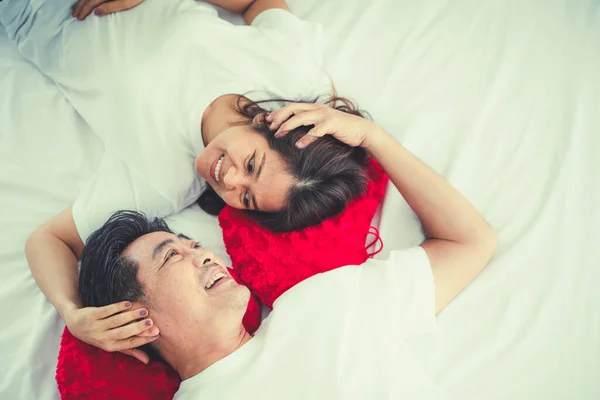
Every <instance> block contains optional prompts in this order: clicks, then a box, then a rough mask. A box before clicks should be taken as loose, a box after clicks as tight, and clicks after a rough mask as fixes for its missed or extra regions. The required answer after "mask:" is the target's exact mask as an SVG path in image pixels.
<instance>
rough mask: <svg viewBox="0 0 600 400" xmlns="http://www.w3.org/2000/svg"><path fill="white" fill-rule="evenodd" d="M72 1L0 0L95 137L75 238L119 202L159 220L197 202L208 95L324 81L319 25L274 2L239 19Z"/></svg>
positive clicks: (160, 0) (293, 90) (195, 6)
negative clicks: (95, 10)
mask: <svg viewBox="0 0 600 400" xmlns="http://www.w3.org/2000/svg"><path fill="white" fill-rule="evenodd" d="M70 6H71V4H70V3H69V2H65V1H64V0H44V1H39V0H30V1H29V2H28V1H25V0H4V1H3V2H1V3H0V11H1V12H0V21H1V22H2V23H3V24H4V25H5V28H6V30H7V32H8V34H9V35H8V36H9V37H10V38H11V39H12V40H13V41H14V42H15V43H16V44H17V46H18V48H19V50H20V51H21V53H22V54H23V55H24V56H25V57H27V58H29V59H30V60H31V61H32V62H33V63H34V64H35V65H36V66H38V68H39V69H40V70H41V71H42V73H44V74H46V75H47V76H49V77H50V78H51V79H53V80H54V81H55V82H56V84H57V85H58V87H59V88H60V89H61V91H62V92H63V93H64V94H65V96H66V97H67V98H68V99H69V101H70V102H71V104H72V105H73V106H74V107H75V109H76V110H77V111H78V112H79V113H80V114H81V116H82V117H83V118H84V119H85V120H86V122H88V124H89V125H90V126H91V128H92V130H93V131H94V133H95V134H97V135H98V136H99V137H100V138H101V140H102V142H103V144H104V147H105V156H104V159H103V160H102V162H101V165H100V166H99V168H98V170H97V172H96V173H95V176H94V177H93V179H91V180H90V181H88V182H86V183H85V184H83V185H82V186H80V195H79V197H78V198H77V199H76V201H75V204H74V206H73V217H74V220H75V224H76V226H77V230H78V232H79V234H80V236H81V238H82V240H84V241H85V240H86V239H87V237H88V236H89V235H90V234H91V233H92V232H93V231H94V230H96V229H98V228H99V227H100V226H101V225H102V224H103V223H104V222H105V221H106V219H107V218H108V217H109V216H110V215H111V214H112V213H113V212H115V211H117V210H119V209H133V210H138V211H142V212H145V213H147V214H148V215H150V216H156V217H163V216H166V215H169V214H173V213H177V212H179V211H181V210H182V209H183V208H185V207H187V206H188V205H190V204H191V203H193V202H194V201H195V200H196V199H197V198H198V196H199V195H200V194H201V193H202V191H203V190H204V189H205V185H206V183H205V182H204V181H203V180H202V179H201V178H200V177H199V176H198V175H197V174H196V172H195V170H194V158H195V157H196V156H197V155H198V154H199V153H200V152H201V151H202V150H203V142H202V136H201V125H200V124H201V118H202V114H203V112H204V110H205V109H206V107H207V106H208V105H209V104H210V103H211V102H212V101H213V100H215V99H216V98H217V97H219V96H221V95H224V94H230V93H236V94H246V93H248V92H250V91H255V92H254V93H250V96H249V97H251V98H253V99H255V100H257V99H259V98H265V97H269V96H268V95H267V94H266V92H268V93H269V94H272V95H273V96H275V97H285V98H291V99H299V98H306V97H313V96H315V95H318V94H324V93H327V91H328V89H329V88H328V83H329V80H328V77H327V75H326V74H325V73H324V72H323V71H322V70H321V63H322V49H321V44H322V40H321V27H320V25H318V24H314V23H310V22H306V21H302V20H300V19H298V18H297V17H295V16H294V15H293V14H291V13H289V12H287V11H284V10H278V9H272V10H267V11H265V12H263V13H261V14H260V15H259V16H258V17H256V19H255V20H254V22H253V24H252V26H237V25H233V24H231V23H229V22H227V21H225V20H222V19H220V18H219V17H218V15H217V12H216V10H215V9H214V8H213V7H212V6H209V5H206V4H203V3H198V2H195V1H192V0H184V1H172V0H152V1H150V0H148V1H145V2H144V3H142V4H141V5H139V6H138V7H135V8H134V9H132V10H130V11H127V12H122V13H116V14H112V15H110V16H107V17H101V18H100V17H96V16H94V15H93V14H92V15H90V17H88V18H87V19H86V20H85V21H83V22H80V21H76V20H74V19H73V18H72V17H71V16H70Z"/></svg>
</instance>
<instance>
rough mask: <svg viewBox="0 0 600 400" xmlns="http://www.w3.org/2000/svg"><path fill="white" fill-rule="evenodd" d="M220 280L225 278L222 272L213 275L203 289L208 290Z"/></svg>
mask: <svg viewBox="0 0 600 400" xmlns="http://www.w3.org/2000/svg"><path fill="white" fill-rule="evenodd" d="M221 278H225V274H224V273H222V272H217V273H216V274H214V275H213V277H212V278H210V280H209V281H208V283H207V284H206V286H205V289H206V290H208V289H210V288H211V287H212V286H213V285H214V284H215V282H216V281H218V280H219V279H221Z"/></svg>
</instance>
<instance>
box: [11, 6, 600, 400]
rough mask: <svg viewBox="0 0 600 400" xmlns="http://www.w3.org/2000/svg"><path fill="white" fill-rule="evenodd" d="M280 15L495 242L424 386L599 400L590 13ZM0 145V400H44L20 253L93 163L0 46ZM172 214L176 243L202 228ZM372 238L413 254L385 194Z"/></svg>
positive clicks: (38, 317)
mask: <svg viewBox="0 0 600 400" xmlns="http://www.w3.org/2000/svg"><path fill="white" fill-rule="evenodd" d="M147 1H148V2H150V1H154V0H147ZM290 3H291V5H292V8H293V10H294V11H295V13H297V14H298V15H300V16H301V17H303V18H307V19H311V20H314V21H317V22H321V23H322V24H323V25H324V29H325V38H326V43H324V48H325V60H324V65H325V68H326V69H327V70H328V71H329V73H330V74H331V76H332V78H333V80H334V82H335V84H336V87H337V89H338V91H339V92H340V93H341V94H344V95H349V96H351V97H354V98H355V99H356V100H357V101H358V102H359V104H360V106H361V107H362V108H364V109H366V110H368V111H369V112H370V113H371V115H372V116H373V117H374V119H376V120H377V121H378V122H379V123H380V124H381V125H382V126H384V127H385V128H386V129H387V130H388V131H389V132H390V133H392V134H393V135H395V136H396V137H397V138H398V140H400V141H402V142H403V143H404V144H405V145H406V146H407V147H408V148H409V149H410V150H412V151H414V152H415V153H416V154H417V155H418V156H420V157H421V158H422V159H423V160H424V161H426V162H427V163H428V164H429V165H430V166H432V167H433V168H434V169H435V170H436V171H438V172H439V173H440V174H442V175H443V176H444V177H445V178H447V179H448V180H449V181H450V182H451V183H452V184H454V185H455V186H456V187H458V188H459V189H460V190H461V192H463V193H464V194H465V195H466V196H467V197H468V198H469V199H470V200H471V201H472V202H473V203H474V204H475V205H476V206H477V208H478V209H479V210H480V211H481V212H483V214H484V215H485V217H486V218H487V219H488V220H489V221H490V223H492V224H493V225H494V226H495V227H496V228H497V229H498V231H499V233H500V241H501V243H500V247H499V249H498V252H497V254H496V256H495V257H494V260H493V261H492V263H491V264H490V265H489V267H488V268H487V270H486V271H484V273H483V274H482V275H481V276H480V277H479V278H478V279H477V280H476V281H475V282H474V283H473V284H472V285H471V286H470V287H469V288H467V290H465V291H464V292H463V293H462V294H461V295H460V296H459V297H458V298H457V300H456V301H455V302H454V303H452V304H451V305H450V306H449V307H448V308H447V309H446V310H445V311H444V312H443V313H442V314H441V315H440V316H439V318H438V322H439V325H440V328H441V334H440V335H439V336H438V337H437V338H435V339H433V340H431V341H427V342H422V343H415V344H414V346H415V348H416V349H417V350H418V351H420V352H421V355H422V357H423V358H424V359H425V360H426V366H427V369H428V371H429V372H430V373H431V374H432V375H433V377H434V379H435V380H436V381H437V382H438V383H439V384H440V385H441V386H442V387H443V388H444V389H445V390H446V391H447V393H448V394H449V396H450V397H451V398H455V399H461V400H463V399H473V400H476V399H477V400H478V399H556V400H558V399H561V400H562V399H565V398H576V399H597V398H600V383H599V381H598V379H597V377H598V376H600V349H599V346H600V344H599V338H600V295H599V294H598V290H597V289H596V288H597V287H598V286H599V285H600V277H599V275H600V272H599V267H600V265H599V262H598V260H599V259H600V251H599V250H598V247H597V243H598V242H599V240H600V211H599V210H598V206H597V205H598V204H600V187H599V186H600V185H599V184H598V179H599V178H598V177H599V176H600V162H598V161H597V157H598V156H597V153H598V152H600V134H599V132H600V74H599V73H598V71H600V44H599V42H598V40H599V38H600V6H599V5H598V3H597V2H593V1H586V0H551V1H542V0H535V1H529V2H522V1H518V0H489V1H486V2H481V1H476V0H455V1H453V2H446V1H442V0H424V1H418V2H417V1H408V0H401V1H398V0H379V1H376V2H366V1H358V0H351V1H342V0H329V1H327V2H321V1H318V0H304V1H290ZM147 9H148V10H149V11H148V12H151V10H152V8H151V7H147ZM115 17H117V16H112V17H110V18H115ZM91 18H96V17H94V16H92V17H91ZM0 141H1V142H0V224H1V226H2V230H1V231H0V266H1V268H2V279H1V280H0V318H1V320H2V321H3V324H4V326H3V328H2V329H1V330H0V358H1V360H2V361H1V363H0V398H10V399H54V398H57V397H58V394H57V391H56V388H55V382H54V369H55V366H56V356H57V352H58V344H59V339H60V333H61V332H62V328H63V325H62V323H61V322H60V319H59V317H58V315H57V314H56V312H55V311H54V309H53V307H52V306H51V305H50V304H49V303H48V302H47V301H46V300H45V299H44V297H43V295H42V294H41V293H40V292H39V290H38V289H37V287H36V285H35V283H34V281H33V279H32V277H31V275H30V272H29V269H28V267H27V264H26V260H25V257H24V254H23V246H24V243H25V240H26V238H27V236H28V234H29V233H30V232H31V231H32V230H33V229H35V228H36V227H37V226H38V225H39V224H41V223H42V222H44V221H45V220H47V219H48V218H50V217H51V216H52V215H54V214H56V213H57V212H59V211H60V210H62V209H64V208H65V207H67V206H68V205H69V204H71V203H72V202H73V199H74V198H75V196H76V195H77V185H78V183H80V182H82V181H83V180H84V179H85V178H87V177H89V176H90V174H91V173H92V172H93V170H94V168H95V167H96V166H97V163H98V160H99V158H100V156H101V155H102V152H103V148H102V145H101V143H99V142H98V140H97V139H96V138H95V136H94V135H93V133H92V132H90V130H89V128H88V126H87V124H86V122H85V121H83V120H82V119H81V118H80V117H79V116H78V114H77V113H76V112H75V111H74V110H73V109H72V108H71V107H70V104H69V103H68V101H67V100H66V99H65V98H64V97H63V96H62V95H61V93H60V91H59V90H57V88H56V87H55V86H54V85H53V84H52V82H49V81H48V80H46V79H45V78H44V77H43V76H42V75H41V74H39V72H38V71H37V70H36V69H35V68H34V67H32V66H31V65H30V64H29V63H28V62H26V61H24V60H23V59H21V58H20V57H19V55H18V53H17V52H16V50H15V49H14V47H13V46H12V44H11V43H10V42H9V41H8V40H7V38H6V37H5V35H3V34H1V33H0ZM186 214H187V215H185V216H183V217H179V218H178V219H179V223H177V222H175V228H176V229H181V230H185V231H188V232H189V231H190V230H191V231H194V230H196V229H198V226H201V225H203V224H212V226H213V229H214V226H215V225H214V224H215V222H214V219H213V218H210V217H207V216H205V215H203V214H202V213H201V212H200V211H199V210H198V209H192V210H188V211H186ZM380 228H381V231H382V235H383V238H384V241H385V251H384V253H385V252H387V251H389V249H391V248H394V247H404V246H408V245H412V244H415V243H417V242H418V241H419V240H420V238H421V236H420V233H419V230H418V226H417V224H416V221H415V219H414V217H413V216H412V213H411V211H410V210H409V209H408V208H407V206H406V204H405V203H404V202H403V200H402V199H401V198H400V196H398V195H397V194H396V193H395V192H394V191H393V190H390V192H389V194H388V196H387V198H386V202H385V206H384V208H383V210H382V214H381V224H380ZM191 233H192V234H193V233H194V232H191ZM214 246H216V247H217V248H220V249H221V250H220V252H221V253H222V248H223V247H222V243H220V239H219V238H216V239H215V241H214Z"/></svg>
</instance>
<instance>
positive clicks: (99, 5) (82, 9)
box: [72, 0, 144, 21]
mask: <svg viewBox="0 0 600 400" xmlns="http://www.w3.org/2000/svg"><path fill="white" fill-rule="evenodd" d="M143 2H144V0H79V1H77V3H75V4H74V5H73V13H72V15H73V18H77V19H78V20H80V21H83V20H84V19H86V18H87V17H88V15H90V14H91V13H92V11H93V12H94V14H96V15H97V16H103V15H107V14H112V13H115V12H119V11H125V10H129V9H131V8H134V7H136V6H138V5H140V4H142V3H143Z"/></svg>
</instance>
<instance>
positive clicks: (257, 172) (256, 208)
mask: <svg viewBox="0 0 600 400" xmlns="http://www.w3.org/2000/svg"><path fill="white" fill-rule="evenodd" d="M266 159H267V153H264V154H263V158H262V161H261V162H260V165H259V166H258V170H257V171H256V181H257V182H258V178H259V177H260V173H261V172H262V170H263V166H264V165H265V161H266ZM252 204H253V205H254V210H256V211H260V209H259V208H258V204H256V197H255V196H254V193H252Z"/></svg>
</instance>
